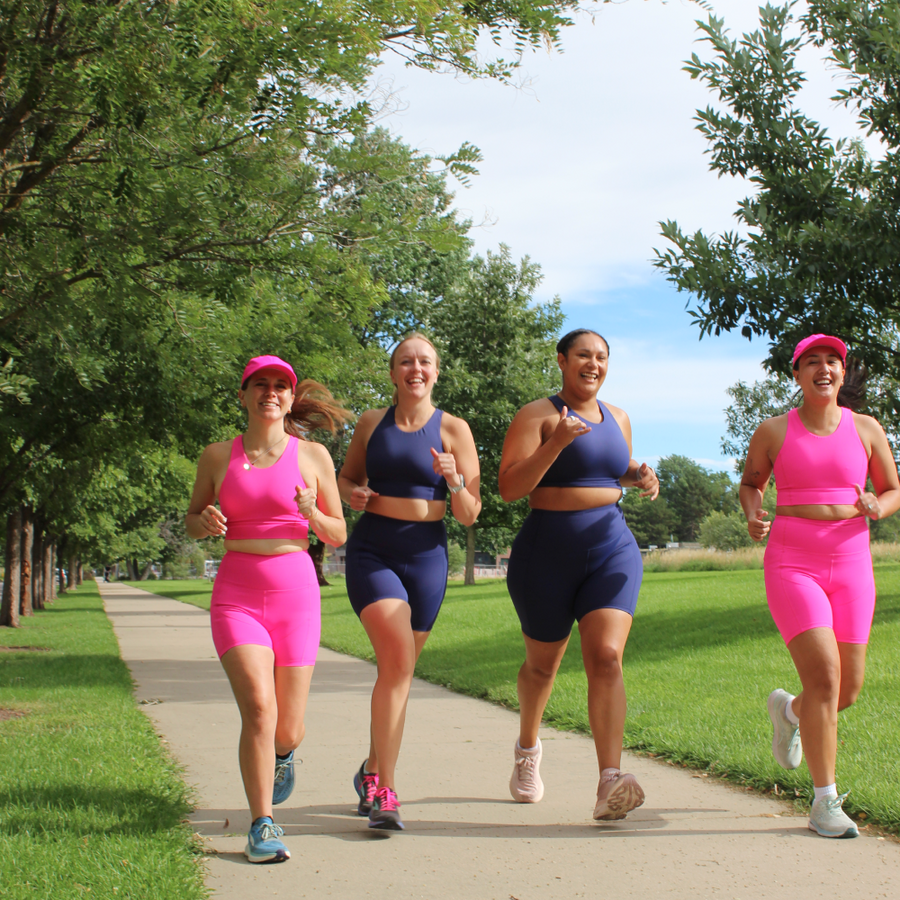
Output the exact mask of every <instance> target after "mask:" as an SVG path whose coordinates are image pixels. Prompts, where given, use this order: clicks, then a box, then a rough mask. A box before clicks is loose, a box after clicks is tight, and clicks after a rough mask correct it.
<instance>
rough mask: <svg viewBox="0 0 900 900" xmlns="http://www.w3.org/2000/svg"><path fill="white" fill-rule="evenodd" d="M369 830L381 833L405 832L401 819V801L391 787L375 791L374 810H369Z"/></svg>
mask: <svg viewBox="0 0 900 900" xmlns="http://www.w3.org/2000/svg"><path fill="white" fill-rule="evenodd" d="M369 828H378V829H380V830H381V831H403V822H402V821H401V819H400V801H399V800H398V799H397V795H396V793H394V791H392V790H391V789H390V788H389V787H380V788H378V790H377V791H375V797H374V799H373V800H372V809H371V810H369Z"/></svg>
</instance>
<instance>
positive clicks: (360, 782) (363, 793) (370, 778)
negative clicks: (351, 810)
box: [353, 760, 378, 816]
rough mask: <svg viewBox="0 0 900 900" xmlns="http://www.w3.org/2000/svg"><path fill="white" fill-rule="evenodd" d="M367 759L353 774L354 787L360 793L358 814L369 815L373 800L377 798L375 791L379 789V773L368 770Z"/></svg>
mask: <svg viewBox="0 0 900 900" xmlns="http://www.w3.org/2000/svg"><path fill="white" fill-rule="evenodd" d="M366 762H367V761H366V760H363V763H362V765H361V766H360V767H359V771H358V772H357V773H356V774H355V775H354V776H353V787H354V788H355V790H356V793H357V794H359V806H357V807H356V814H357V815H358V816H367V815H368V814H369V813H370V812H371V810H372V801H373V800H374V799H375V791H377V790H378V773H377V772H375V773H374V774H370V773H369V772H367V771H366Z"/></svg>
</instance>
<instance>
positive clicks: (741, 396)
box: [722, 374, 797, 475]
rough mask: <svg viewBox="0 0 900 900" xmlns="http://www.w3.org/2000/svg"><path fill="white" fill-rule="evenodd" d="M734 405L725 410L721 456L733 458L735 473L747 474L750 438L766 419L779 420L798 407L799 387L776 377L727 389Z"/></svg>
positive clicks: (783, 378)
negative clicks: (774, 417)
mask: <svg viewBox="0 0 900 900" xmlns="http://www.w3.org/2000/svg"><path fill="white" fill-rule="evenodd" d="M726 393H727V394H728V395H729V396H730V397H731V400H732V403H731V405H730V406H729V407H728V408H727V409H726V410H725V420H726V423H727V424H726V429H725V430H726V433H725V436H724V437H723V438H722V452H723V453H724V454H725V455H726V456H732V457H734V460H735V463H734V467H735V471H736V472H737V474H738V475H740V474H741V473H742V472H743V471H744V462H745V461H746V459H747V449H748V447H749V446H750V438H752V437H753V433H754V432H755V431H756V429H757V428H758V427H759V426H760V424H761V423H762V422H763V421H764V420H765V419H770V418H772V417H773V416H780V415H782V414H784V413H786V412H787V411H788V410H789V409H791V408H793V407H794V406H795V405H796V399H797V385H796V384H795V383H794V381H793V380H790V381H789V380H788V379H787V378H786V377H784V376H781V375H778V374H775V375H770V376H769V377H768V378H766V379H765V380H764V381H754V382H753V384H752V385H748V384H746V383H745V382H743V381H738V382H737V383H736V384H733V385H731V387H729V388H727V389H726Z"/></svg>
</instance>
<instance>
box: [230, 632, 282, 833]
mask: <svg viewBox="0 0 900 900" xmlns="http://www.w3.org/2000/svg"><path fill="white" fill-rule="evenodd" d="M222 666H223V668H224V669H225V674H226V675H227V676H228V680H229V682H230V683H231V690H232V691H233V692H234V699H235V700H236V701H237V705H238V709H239V710H240V712H241V739H240V744H239V750H238V757H239V760H240V765H241V778H242V779H243V781H244V791H245V792H246V794H247V802H248V803H249V805H250V817H251V820H253V821H256V819H258V818H259V817H260V816H271V815H272V787H273V785H274V781H275V728H276V725H277V722H278V707H277V702H276V699H275V696H276V695H275V675H274V667H275V655H274V654H273V653H272V651H271V649H270V648H268V647H263V646H261V645H259V644H242V645H240V646H238V647H232V648H231V649H230V650H229V651H228V652H227V653H226V654H225V655H224V656H223V657H222Z"/></svg>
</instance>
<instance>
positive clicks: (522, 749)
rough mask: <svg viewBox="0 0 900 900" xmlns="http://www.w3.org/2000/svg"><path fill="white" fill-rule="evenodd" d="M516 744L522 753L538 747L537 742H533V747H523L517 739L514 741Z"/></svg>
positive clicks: (530, 751) (531, 751) (532, 751)
mask: <svg viewBox="0 0 900 900" xmlns="http://www.w3.org/2000/svg"><path fill="white" fill-rule="evenodd" d="M516 746H517V747H518V748H519V749H520V750H521V751H522V752H523V753H534V752H535V750H537V748H538V745H537V744H535V745H534V746H533V747H523V746H522V745H521V744H520V743H519V742H518V741H516Z"/></svg>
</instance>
